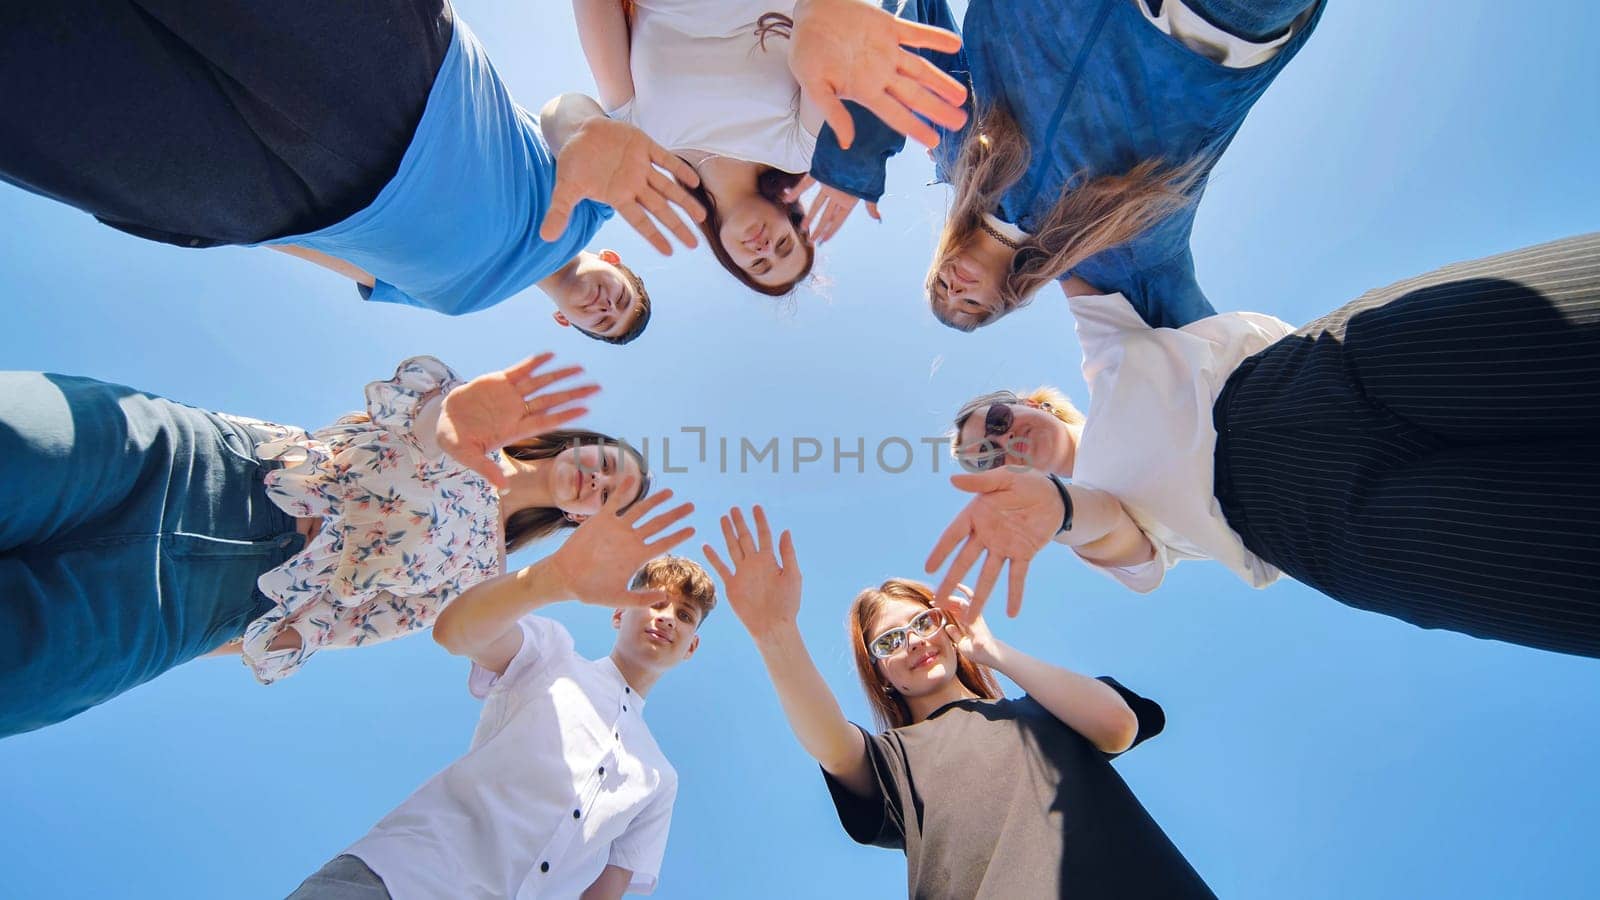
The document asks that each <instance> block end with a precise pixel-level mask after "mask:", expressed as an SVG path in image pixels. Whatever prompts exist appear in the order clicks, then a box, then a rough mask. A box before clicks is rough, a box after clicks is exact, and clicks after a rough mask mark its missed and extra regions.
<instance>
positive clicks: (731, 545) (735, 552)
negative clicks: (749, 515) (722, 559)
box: [717, 516, 744, 565]
mask: <svg viewBox="0 0 1600 900" xmlns="http://www.w3.org/2000/svg"><path fill="white" fill-rule="evenodd" d="M717 521H718V522H719V523H720V524H721V525H722V540H723V542H724V543H726V544H727V545H728V558H729V559H731V560H733V564H734V565H738V564H739V563H742V562H744V550H743V549H741V548H740V547H739V535H738V533H737V532H736V531H734V529H733V519H731V518H729V517H728V516H723V517H722V518H720V519H718V520H717Z"/></svg>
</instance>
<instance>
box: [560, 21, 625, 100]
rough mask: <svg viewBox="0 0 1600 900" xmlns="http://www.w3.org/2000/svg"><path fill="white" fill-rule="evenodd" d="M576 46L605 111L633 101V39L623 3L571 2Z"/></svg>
mask: <svg viewBox="0 0 1600 900" xmlns="http://www.w3.org/2000/svg"><path fill="white" fill-rule="evenodd" d="M572 15H573V18H575V19H577V20H578V43H580V44H582V45H583V57H584V59H587V60H588V61H589V72H590V74H592V75H593V76H594V86H595V89H596V90H598V91H599V92H600V102H601V103H602V104H604V105H605V108H606V109H616V108H617V107H619V106H621V105H622V104H624V103H627V102H628V101H629V100H632V99H633V66H632V59H633V57H632V52H631V50H632V40H631V35H630V34H629V32H628V20H627V17H626V16H624V15H623V14H622V0H572Z"/></svg>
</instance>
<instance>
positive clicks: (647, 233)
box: [540, 202, 672, 256]
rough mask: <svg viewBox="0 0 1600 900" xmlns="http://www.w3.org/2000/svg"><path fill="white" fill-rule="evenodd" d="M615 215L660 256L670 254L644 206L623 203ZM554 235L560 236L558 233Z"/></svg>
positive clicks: (664, 239)
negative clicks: (631, 227) (620, 217)
mask: <svg viewBox="0 0 1600 900" xmlns="http://www.w3.org/2000/svg"><path fill="white" fill-rule="evenodd" d="M617 215H619V216H622V219H623V221H625V222H627V223H628V224H629V225H631V226H633V230H634V231H637V232H639V235H640V236H641V237H643V238H644V239H645V240H646V241H647V242H648V243H649V244H650V246H652V247H654V248H656V252H658V253H660V254H661V255H662V256H671V255H672V244H671V243H670V242H668V241H667V239H666V238H664V237H662V236H661V231H660V230H659V229H657V228H656V226H655V225H653V224H651V222H650V218H649V217H648V216H646V215H645V214H644V207H642V206H640V205H639V204H638V203H637V202H633V203H623V204H621V205H619V206H618V207H617ZM543 236H544V234H543V232H542V231H541V232H540V237H543ZM556 237H560V234H559V233H558V234H557V235H556ZM546 240H555V238H546Z"/></svg>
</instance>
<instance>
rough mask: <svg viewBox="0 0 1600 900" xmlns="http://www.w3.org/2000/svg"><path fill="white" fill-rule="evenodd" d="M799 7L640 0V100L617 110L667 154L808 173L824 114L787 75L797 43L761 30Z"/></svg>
mask: <svg viewBox="0 0 1600 900" xmlns="http://www.w3.org/2000/svg"><path fill="white" fill-rule="evenodd" d="M794 6H795V4H794V0H639V2H638V5H637V7H636V9H635V12H634V20H633V36H632V49H631V50H630V51H629V65H630V67H631V69H632V71H633V91H634V93H633V98H632V99H631V100H629V101H628V102H627V103H624V104H623V105H622V106H620V107H618V108H616V109H614V110H610V111H609V114H610V116H611V117H612V118H613V119H618V120H620V121H623V122H628V123H630V124H633V125H636V126H638V127H639V129H640V130H642V131H643V132H644V133H645V134H648V135H650V137H651V138H653V139H654V140H655V141H656V143H658V144H660V145H662V146H663V147H666V148H667V149H668V150H674V151H677V150H701V151H705V152H707V153H713V154H718V155H721V156H728V157H733V158H736V159H742V160H746V161H749V162H755V163H762V164H764V165H769V166H773V167H775V168H778V169H781V170H783V171H785V172H806V171H809V170H810V169H811V155H812V152H813V151H814V150H815V149H816V145H817V135H816V133H817V131H818V130H820V129H821V127H822V115H821V113H820V112H819V111H818V110H816V109H815V108H814V107H813V106H812V105H811V104H810V103H805V102H802V99H801V95H800V85H799V83H798V82H796V81H795V80H794V75H793V74H792V73H791V72H790V71H789V48H790V41H789V39H788V38H787V37H783V36H781V35H778V34H770V35H769V36H768V37H767V39H766V49H765V50H763V49H761V47H760V45H759V43H758V41H757V37H756V23H757V21H758V20H759V19H760V18H761V17H762V16H763V15H765V14H766V13H769V12H776V13H782V14H783V15H791V16H792V15H793V13H794Z"/></svg>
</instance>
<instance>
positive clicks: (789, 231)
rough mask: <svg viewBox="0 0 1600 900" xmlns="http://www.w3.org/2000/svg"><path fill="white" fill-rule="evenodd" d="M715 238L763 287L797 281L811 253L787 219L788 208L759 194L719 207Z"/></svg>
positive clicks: (809, 261)
mask: <svg viewBox="0 0 1600 900" xmlns="http://www.w3.org/2000/svg"><path fill="white" fill-rule="evenodd" d="M718 213H719V214H720V218H721V220H722V222H721V228H720V229H719V230H718V234H717V238H718V241H719V243H721V245H722V249H723V250H724V251H725V252H726V253H727V256H728V258H729V259H730V260H731V261H732V262H733V264H734V265H736V266H738V267H739V269H740V270H742V271H743V272H744V273H745V274H746V275H747V276H749V278H750V279H751V280H753V281H755V282H756V283H757V284H760V285H762V286H765V287H778V286H787V285H791V284H793V283H795V282H796V281H799V280H800V278H801V277H802V276H804V275H805V273H806V270H807V269H808V268H809V267H810V264H811V253H810V252H809V247H808V245H807V244H806V242H805V238H804V236H803V235H801V233H800V229H799V228H798V227H797V226H796V225H795V224H794V223H793V222H792V221H790V216H789V211H788V210H787V209H785V208H784V207H782V206H779V205H778V204H775V203H773V202H772V201H770V200H768V199H766V198H764V197H762V196H760V195H759V194H755V195H751V196H748V197H744V198H741V199H740V200H739V201H738V202H736V203H734V204H733V205H732V206H731V207H721V206H719V207H718Z"/></svg>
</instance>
